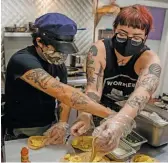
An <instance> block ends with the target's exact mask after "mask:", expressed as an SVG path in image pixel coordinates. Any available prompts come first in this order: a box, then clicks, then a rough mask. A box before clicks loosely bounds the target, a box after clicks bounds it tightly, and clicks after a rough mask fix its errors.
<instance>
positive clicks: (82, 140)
mask: <svg viewBox="0 0 168 163" xmlns="http://www.w3.org/2000/svg"><path fill="white" fill-rule="evenodd" d="M92 141H93V136H79V137H76V138H74V139H73V140H72V142H71V145H72V146H73V147H74V148H76V149H80V150H81V151H84V152H88V151H91V150H92Z"/></svg>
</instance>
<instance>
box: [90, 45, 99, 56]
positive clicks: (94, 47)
mask: <svg viewBox="0 0 168 163" xmlns="http://www.w3.org/2000/svg"><path fill="white" fill-rule="evenodd" d="M97 52H98V50H97V47H96V46H95V45H93V46H92V47H91V48H90V50H89V53H91V54H92V55H93V56H97Z"/></svg>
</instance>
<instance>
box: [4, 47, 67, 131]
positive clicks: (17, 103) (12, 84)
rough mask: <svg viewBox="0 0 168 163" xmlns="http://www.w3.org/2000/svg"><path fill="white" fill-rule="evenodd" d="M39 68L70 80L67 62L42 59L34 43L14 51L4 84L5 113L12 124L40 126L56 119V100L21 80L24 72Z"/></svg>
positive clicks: (64, 81) (13, 125)
mask: <svg viewBox="0 0 168 163" xmlns="http://www.w3.org/2000/svg"><path fill="white" fill-rule="evenodd" d="M36 68H41V69H44V70H45V71H46V72H48V73H49V74H50V75H52V76H53V77H54V78H57V79H59V80H60V81H61V82H63V83H67V70H66V66H65V64H62V65H52V64H49V63H48V62H46V61H44V60H42V59H41V58H40V57H39V55H38V54H37V52H36V49H35V47H34V46H29V47H27V48H25V49H22V50H20V51H18V52H17V53H15V54H14V55H13V56H12V57H11V59H10V61H9V63H8V66H7V74H6V83H5V96H6V104H5V114H6V117H7V118H6V120H7V121H6V122H7V125H8V126H9V127H12V128H21V127H25V128H26V127H41V126H45V125H48V124H51V123H52V121H54V120H55V114H54V112H55V99H54V98H53V97H51V96H49V95H47V94H45V93H43V92H42V91H40V90H38V89H36V88H34V87H32V86H31V85H29V84H28V83H26V82H25V81H23V80H21V79H20V77H21V76H22V75H23V74H24V73H25V72H27V71H29V70H32V69H36Z"/></svg>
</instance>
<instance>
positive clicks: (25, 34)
mask: <svg viewBox="0 0 168 163" xmlns="http://www.w3.org/2000/svg"><path fill="white" fill-rule="evenodd" d="M4 37H31V32H5V33H4Z"/></svg>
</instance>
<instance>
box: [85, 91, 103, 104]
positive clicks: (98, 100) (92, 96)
mask: <svg viewBox="0 0 168 163" xmlns="http://www.w3.org/2000/svg"><path fill="white" fill-rule="evenodd" d="M86 95H87V96H88V97H89V98H90V99H92V100H93V101H95V102H100V97H99V96H98V95H97V94H95V93H94V92H87V93H86Z"/></svg>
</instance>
